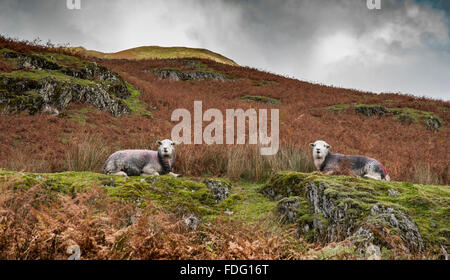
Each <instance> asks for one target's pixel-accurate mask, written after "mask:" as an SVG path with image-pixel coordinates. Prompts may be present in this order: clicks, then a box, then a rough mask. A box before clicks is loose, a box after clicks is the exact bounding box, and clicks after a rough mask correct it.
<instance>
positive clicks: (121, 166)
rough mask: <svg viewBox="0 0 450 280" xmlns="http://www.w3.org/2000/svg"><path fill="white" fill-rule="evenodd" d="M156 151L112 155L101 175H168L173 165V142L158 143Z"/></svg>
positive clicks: (127, 151) (171, 173)
mask: <svg viewBox="0 0 450 280" xmlns="http://www.w3.org/2000/svg"><path fill="white" fill-rule="evenodd" d="M157 143H158V144H159V147H158V151H151V150H123V151H117V152H115V153H114V154H112V155H111V156H110V157H109V158H108V159H107V160H106V162H105V165H104V166H103V173H105V174H112V175H118V176H125V177H128V176H151V175H165V174H170V175H172V176H175V177H179V176H180V175H179V174H175V173H173V172H172V170H173V165H174V163H175V148H174V146H175V145H176V143H175V142H173V141H171V140H168V139H165V140H163V141H158V142H157Z"/></svg>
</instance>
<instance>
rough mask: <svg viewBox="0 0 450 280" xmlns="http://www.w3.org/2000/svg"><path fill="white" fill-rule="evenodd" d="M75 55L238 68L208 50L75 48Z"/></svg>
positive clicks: (71, 49) (231, 62)
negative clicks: (195, 60)
mask: <svg viewBox="0 0 450 280" xmlns="http://www.w3.org/2000/svg"><path fill="white" fill-rule="evenodd" d="M69 51H70V52H73V53H75V54H81V55H86V56H88V57H95V58H102V59H132V60H143V59H170V58H174V59H175V58H176V59H180V58H201V59H209V60H212V61H216V62H219V63H224V64H229V65H233V66H237V64H236V63H235V62H234V61H233V60H231V59H229V58H226V57H224V56H222V55H220V54H218V53H215V52H212V51H209V50H206V49H194V48H186V47H159V46H145V47H138V48H132V49H128V50H123V51H119V52H115V53H103V52H99V51H94V50H86V49H85V48H83V47H73V48H70V49H69Z"/></svg>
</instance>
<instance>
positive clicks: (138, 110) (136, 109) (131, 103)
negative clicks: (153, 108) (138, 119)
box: [124, 83, 152, 119]
mask: <svg viewBox="0 0 450 280" xmlns="http://www.w3.org/2000/svg"><path fill="white" fill-rule="evenodd" d="M126 85H127V88H128V91H129V92H130V93H131V94H130V96H129V97H128V98H127V99H125V100H124V103H125V105H126V106H127V107H128V108H130V110H131V112H132V113H135V114H138V115H142V116H144V117H146V118H149V119H151V118H152V113H151V112H149V111H148V110H147V109H146V107H147V106H146V104H145V103H144V102H142V101H141V100H140V99H139V96H140V95H141V92H140V91H139V90H137V89H136V88H135V87H134V86H133V85H131V84H129V83H126Z"/></svg>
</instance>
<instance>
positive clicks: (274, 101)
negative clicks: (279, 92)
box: [240, 95, 281, 105]
mask: <svg viewBox="0 0 450 280" xmlns="http://www.w3.org/2000/svg"><path fill="white" fill-rule="evenodd" d="M240 99H242V100H248V101H255V102H261V103H266V104H272V105H279V104H281V101H280V100H279V99H275V98H271V97H267V96H255V95H244V96H242V97H241V98H240Z"/></svg>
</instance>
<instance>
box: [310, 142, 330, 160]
mask: <svg viewBox="0 0 450 280" xmlns="http://www.w3.org/2000/svg"><path fill="white" fill-rule="evenodd" d="M309 145H310V146H311V147H312V148H313V157H314V158H316V159H321V158H325V157H326V156H327V155H328V152H329V151H330V149H331V146H330V145H328V143H327V142H325V141H322V140H319V141H316V142H314V143H311V144H309Z"/></svg>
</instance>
